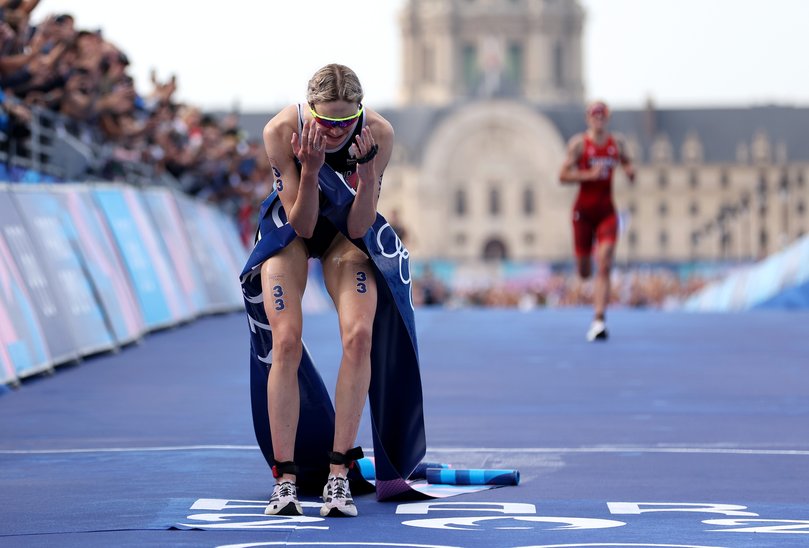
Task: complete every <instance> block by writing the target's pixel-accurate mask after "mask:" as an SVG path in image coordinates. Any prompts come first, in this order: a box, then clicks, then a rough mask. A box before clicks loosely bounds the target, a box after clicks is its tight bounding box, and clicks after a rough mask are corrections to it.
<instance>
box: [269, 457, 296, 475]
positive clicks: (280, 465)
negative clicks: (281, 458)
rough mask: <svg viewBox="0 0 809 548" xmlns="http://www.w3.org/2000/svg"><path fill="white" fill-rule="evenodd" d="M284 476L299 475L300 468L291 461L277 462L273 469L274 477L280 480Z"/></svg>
mask: <svg viewBox="0 0 809 548" xmlns="http://www.w3.org/2000/svg"><path fill="white" fill-rule="evenodd" d="M284 474H292V475H295V476H297V475H298V467H297V466H296V465H295V463H294V462H293V461H291V460H288V461H285V462H276V463H275V464H274V465H273V467H272V477H274V478H276V479H278V478H280V477H281V476H283V475H284Z"/></svg>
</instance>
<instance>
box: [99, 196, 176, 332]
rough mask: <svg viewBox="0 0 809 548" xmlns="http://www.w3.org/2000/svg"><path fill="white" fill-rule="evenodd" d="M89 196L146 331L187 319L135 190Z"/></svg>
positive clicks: (166, 264) (174, 284) (169, 268)
mask: <svg viewBox="0 0 809 548" xmlns="http://www.w3.org/2000/svg"><path fill="white" fill-rule="evenodd" d="M92 193H93V197H94V198H95V201H96V203H97V204H98V205H99V207H100V209H101V211H102V212H103V213H104V217H105V219H106V221H107V225H108V226H109V228H110V231H111V232H112V234H113V237H114V240H115V243H116V245H117V246H118V251H119V252H120V254H121V257H122V259H123V262H124V265H125V266H126V269H127V272H128V274H129V279H130V281H131V283H132V286H133V287H134V289H135V294H136V295H137V298H138V303H139V304H140V308H141V313H142V315H143V318H144V321H145V322H146V326H147V328H148V329H150V330H151V329H157V328H160V327H167V326H169V325H172V324H175V323H177V322H179V321H181V320H182V319H184V318H185V317H187V316H188V314H187V313H188V310H187V307H185V306H184V303H183V302H182V300H181V298H180V295H179V293H180V290H179V287H178V286H177V284H176V283H175V281H174V278H173V274H172V270H171V267H170V265H169V262H168V259H167V258H166V255H165V251H164V250H163V248H162V247H161V246H160V244H159V242H158V239H157V236H156V235H155V233H154V227H152V226H151V225H150V224H149V222H148V221H147V216H146V213H145V211H144V208H143V205H142V203H141V201H140V199H139V198H138V195H137V193H136V192H135V190H134V189H131V188H129V187H124V186H105V187H97V188H94V189H93V190H92ZM184 313H185V314H184Z"/></svg>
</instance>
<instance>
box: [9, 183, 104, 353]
mask: <svg viewBox="0 0 809 548" xmlns="http://www.w3.org/2000/svg"><path fill="white" fill-rule="evenodd" d="M12 195H13V197H14V199H15V200H16V202H17V206H18V208H19V211H20V214H21V217H22V218H23V223H24V224H25V226H26V227H27V229H28V234H29V235H30V236H31V239H32V240H33V242H34V246H35V247H36V249H37V251H38V254H39V256H40V257H42V258H43V264H46V265H47V267H46V268H45V275H46V276H47V277H48V278H49V280H50V283H51V286H52V287H53V288H55V291H54V296H55V297H56V300H57V302H61V304H62V307H63V310H64V314H63V315H62V320H63V321H64V322H65V323H67V324H69V326H70V331H71V333H72V334H73V337H74V338H75V340H76V347H77V349H78V352H79V354H80V355H87V354H93V353H95V352H101V351H104V350H110V349H111V348H113V347H114V346H115V341H114V339H113V335H112V333H111V332H110V329H109V327H108V322H107V318H106V312H105V311H104V310H103V309H102V305H101V303H100V302H99V300H98V299H97V298H96V294H97V292H96V290H95V287H93V285H92V280H91V278H90V276H89V272H88V271H87V268H86V265H85V262H84V259H83V257H82V256H81V255H80V253H81V251H80V250H79V247H78V242H77V240H76V229H75V227H74V226H73V221H72V219H71V218H70V216H69V215H67V213H66V212H65V210H64V209H63V207H62V204H61V202H60V201H59V199H58V198H57V197H56V196H54V195H53V194H52V193H51V191H50V190H49V189H46V188H41V187H22V188H18V189H15V192H13V193H12Z"/></svg>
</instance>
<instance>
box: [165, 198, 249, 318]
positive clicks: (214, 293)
mask: <svg viewBox="0 0 809 548" xmlns="http://www.w3.org/2000/svg"><path fill="white" fill-rule="evenodd" d="M176 198H177V203H178V205H179V206H180V213H181V214H182V216H183V219H184V221H185V226H186V228H187V230H188V234H189V238H188V239H189V242H190V245H191V252H192V254H193V256H194V258H195V260H196V264H197V265H198V270H199V272H200V273H201V274H202V280H203V283H204V284H205V290H206V293H207V295H208V305H209V308H208V311H209V312H218V311H229V310H236V309H240V308H241V307H242V306H243V305H242V295H241V290H240V287H239V284H238V283H233V282H232V280H238V276H239V272H240V270H241V268H234V266H233V264H232V259H231V258H230V257H231V255H230V251H229V250H228V245H227V244H226V243H225V242H224V241H223V240H222V236H221V230H220V228H219V224H218V222H216V221H215V217H214V216H213V215H208V208H207V207H206V206H204V205H203V204H201V203H199V202H196V201H194V200H193V199H191V198H189V197H188V196H184V195H179V194H178V195H177V196H176Z"/></svg>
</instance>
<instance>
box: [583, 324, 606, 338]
mask: <svg viewBox="0 0 809 548" xmlns="http://www.w3.org/2000/svg"><path fill="white" fill-rule="evenodd" d="M587 340H588V341H589V342H593V341H606V340H607V324H605V323H604V321H603V320H593V323H592V324H591V325H590V329H589V330H588V331H587Z"/></svg>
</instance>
